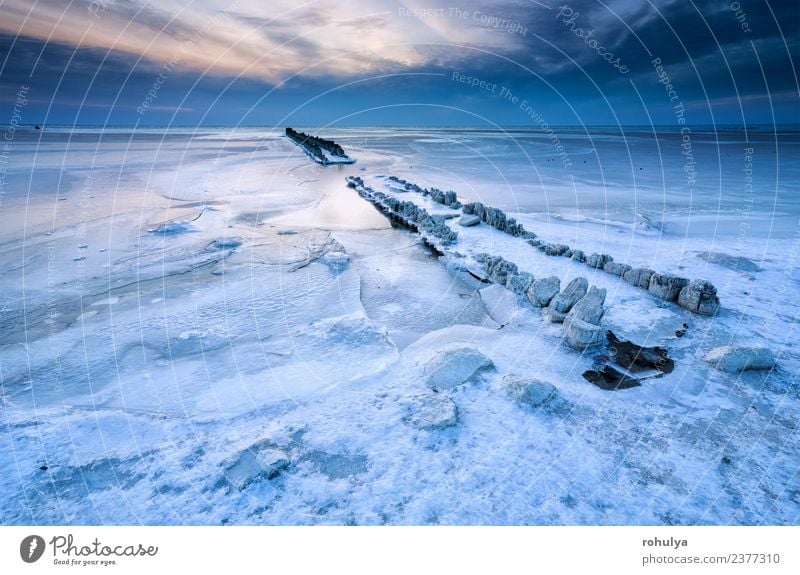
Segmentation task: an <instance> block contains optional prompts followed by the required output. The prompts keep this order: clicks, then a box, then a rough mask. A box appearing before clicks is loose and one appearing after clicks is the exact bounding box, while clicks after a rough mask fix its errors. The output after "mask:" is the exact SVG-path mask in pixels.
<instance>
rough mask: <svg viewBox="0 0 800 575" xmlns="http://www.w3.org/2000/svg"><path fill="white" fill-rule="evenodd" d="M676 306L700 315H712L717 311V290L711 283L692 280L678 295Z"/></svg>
mask: <svg viewBox="0 0 800 575" xmlns="http://www.w3.org/2000/svg"><path fill="white" fill-rule="evenodd" d="M678 305H679V306H681V307H682V308H685V309H688V310H689V311H693V312H694V313H699V314H702V315H714V314H715V313H717V312H718V311H719V298H718V297H717V288H715V287H714V285H713V284H712V283H711V282H707V281H705V280H694V281H692V282H691V283H689V285H687V286H686V287H684V288H683V289H682V290H681V291H680V293H679V294H678Z"/></svg>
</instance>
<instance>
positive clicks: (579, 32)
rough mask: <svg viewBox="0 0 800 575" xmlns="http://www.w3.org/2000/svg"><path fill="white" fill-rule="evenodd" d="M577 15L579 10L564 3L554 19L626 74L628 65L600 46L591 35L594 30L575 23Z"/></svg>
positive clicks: (621, 72)
mask: <svg viewBox="0 0 800 575" xmlns="http://www.w3.org/2000/svg"><path fill="white" fill-rule="evenodd" d="M578 16H580V12H577V11H575V10H573V9H572V8H570V7H569V6H567V5H566V4H565V5H563V6H559V7H558V13H557V14H556V19H560V20H561V22H562V23H563V24H564V25H565V26H566V27H567V28H569V29H570V31H571V32H572V33H573V34H575V35H576V36H577V37H578V38H583V41H584V42H585V43H586V45H587V46H589V47H590V48H591V49H592V50H594V51H595V52H597V54H598V55H599V56H600V57H601V58H602V59H603V60H605V61H606V62H608V63H609V64H611V65H612V66H613V67H614V68H616V69H617V70H619V73H620V74H627V73H628V72H630V70H629V69H628V66H626V65H625V64H623V63H622V60H620V58H619V56H615V55H614V54H613V53H612V52H611V51H610V50H608V49H607V48H606V47H605V46H601V45H600V43H599V42H598V41H597V40H595V39H594V38H593V37H592V36H594V30H591V29H590V30H584V29H583V28H579V27H578V26H577V25H576V22H577V20H578Z"/></svg>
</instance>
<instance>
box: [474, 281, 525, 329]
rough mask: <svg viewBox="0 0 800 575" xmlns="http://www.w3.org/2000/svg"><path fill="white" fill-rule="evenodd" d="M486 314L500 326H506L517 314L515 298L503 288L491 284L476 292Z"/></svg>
mask: <svg viewBox="0 0 800 575" xmlns="http://www.w3.org/2000/svg"><path fill="white" fill-rule="evenodd" d="M478 293H479V294H480V296H481V302H482V303H483V307H484V308H486V313H487V314H488V315H489V317H491V318H492V319H493V320H494V321H496V322H497V323H499V324H500V325H506V324H507V323H510V322H511V320H512V319H514V315H515V314H516V313H517V296H515V295H514V293H513V292H511V291H509V290H507V289H506V288H504V287H503V286H499V285H497V284H492V285H490V286H488V287H485V288H483V289H482V290H480V291H479V292H478Z"/></svg>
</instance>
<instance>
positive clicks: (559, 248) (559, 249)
mask: <svg viewBox="0 0 800 575" xmlns="http://www.w3.org/2000/svg"><path fill="white" fill-rule="evenodd" d="M568 251H569V246H568V245H565V244H547V245H546V246H544V253H546V254H547V255H548V256H563V255H564V254H565V253H567V252H568Z"/></svg>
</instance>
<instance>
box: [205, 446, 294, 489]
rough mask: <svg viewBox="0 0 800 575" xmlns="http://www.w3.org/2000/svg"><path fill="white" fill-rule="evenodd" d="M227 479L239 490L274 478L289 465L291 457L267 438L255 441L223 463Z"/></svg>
mask: <svg viewBox="0 0 800 575" xmlns="http://www.w3.org/2000/svg"><path fill="white" fill-rule="evenodd" d="M220 465H221V467H222V469H223V472H224V474H225V479H226V480H227V481H228V482H229V483H230V484H231V485H233V487H235V488H236V489H238V490H240V491H241V490H242V489H244V488H245V487H247V486H248V485H250V484H251V483H254V482H256V481H260V480H262V479H267V480H270V479H274V478H275V477H277V476H278V475H279V474H280V473H281V471H283V470H284V469H286V468H287V467H289V457H288V455H287V454H286V452H285V451H283V450H281V449H278V448H277V447H275V446H274V445H273V444H272V443H271V442H269V441H267V440H263V441H259V442H258V443H254V444H253V445H251V446H250V447H248V448H247V449H244V450H242V451H240V452H239V453H236V454H234V455H232V456H230V457H228V458H227V459H225V460H224V461H223V462H222V463H221V464H220Z"/></svg>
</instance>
